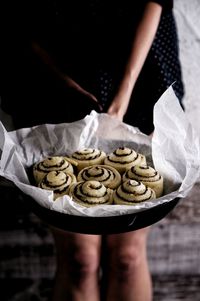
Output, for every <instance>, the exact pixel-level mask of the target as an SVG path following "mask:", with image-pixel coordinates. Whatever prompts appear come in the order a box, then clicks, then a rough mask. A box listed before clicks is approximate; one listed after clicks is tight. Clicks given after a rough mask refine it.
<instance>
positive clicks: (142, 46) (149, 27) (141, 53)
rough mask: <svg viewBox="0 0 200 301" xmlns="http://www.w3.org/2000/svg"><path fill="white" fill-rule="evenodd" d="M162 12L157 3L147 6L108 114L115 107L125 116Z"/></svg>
mask: <svg viewBox="0 0 200 301" xmlns="http://www.w3.org/2000/svg"><path fill="white" fill-rule="evenodd" d="M161 12H162V7H161V6H160V5H159V4H157V3H154V2H149V3H148V4H147V5H146V7H145V10H144V13H143V17H142V19H141V21H140V22H139V24H138V27H137V30H136V33H135V36H134V40H133V43H132V49H131V52H130V56H129V59H128V61H127V65H126V67H125V70H124V76H123V78H122V81H121V83H120V85H119V87H118V91H117V95H116V97H115V98H114V100H113V103H112V104H111V107H110V109H109V111H110V112H109V111H108V113H112V106H113V105H114V107H115V109H117V110H121V114H122V115H124V114H125V112H126V110H127V107H128V104H129V99H130V97H131V94H132V91H133V88H134V85H135V82H136V80H137V78H138V76H139V74H140V71H141V69H142V67H143V65H144V62H145V60H146V57H147V55H148V52H149V50H150V48H151V45H152V42H153V39H154V37H155V34H156V31H157V28H158V24H159V21H160V16H161Z"/></svg>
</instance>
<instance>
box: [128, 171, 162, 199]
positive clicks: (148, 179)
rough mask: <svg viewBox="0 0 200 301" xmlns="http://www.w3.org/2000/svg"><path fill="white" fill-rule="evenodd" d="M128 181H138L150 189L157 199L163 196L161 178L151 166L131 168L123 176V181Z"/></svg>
mask: <svg viewBox="0 0 200 301" xmlns="http://www.w3.org/2000/svg"><path fill="white" fill-rule="evenodd" d="M128 179H133V180H137V181H140V182H142V183H144V184H145V185H146V186H148V187H151V188H152V189H153V190H154V191H155V193H156V197H157V198H158V197H160V196H161V195H162V194H163V177H162V176H161V175H160V174H159V173H158V171H156V170H155V169H154V168H153V167H151V166H148V165H140V166H139V165H136V166H132V167H131V169H129V170H127V171H126V172H125V173H124V175H123V180H128Z"/></svg>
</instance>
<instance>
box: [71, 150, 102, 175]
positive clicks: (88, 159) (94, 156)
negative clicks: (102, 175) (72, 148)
mask: <svg viewBox="0 0 200 301" xmlns="http://www.w3.org/2000/svg"><path fill="white" fill-rule="evenodd" d="M71 157H72V158H73V159H74V160H75V161H77V163H78V166H77V167H78V170H81V169H82V168H84V167H86V166H89V165H93V164H102V163H103V160H104V158H105V157H106V154H105V152H103V151H101V150H99V149H94V148H84V149H82V150H79V151H76V152H74V153H73V154H72V155H71Z"/></svg>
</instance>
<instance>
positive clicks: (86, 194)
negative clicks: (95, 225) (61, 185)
mask: <svg viewBox="0 0 200 301" xmlns="http://www.w3.org/2000/svg"><path fill="white" fill-rule="evenodd" d="M111 193H112V190H111V189H109V188H106V187H105V186H104V185H103V184H102V183H100V182H98V181H85V182H77V183H76V184H74V185H73V186H72V187H71V188H70V195H71V196H72V199H73V200H74V201H75V202H77V203H79V204H81V205H83V206H86V207H90V206H95V205H103V204H110V203H111V202H112V198H111Z"/></svg>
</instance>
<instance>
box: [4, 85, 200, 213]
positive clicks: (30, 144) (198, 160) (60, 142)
mask: <svg viewBox="0 0 200 301" xmlns="http://www.w3.org/2000/svg"><path fill="white" fill-rule="evenodd" d="M133 118H134V115H133ZM154 125H155V131H154V135H153V138H152V139H151V138H150V137H149V136H146V135H144V134H143V133H141V132H140V131H139V130H138V129H137V128H134V127H132V126H130V125H127V124H125V123H123V122H120V121H118V120H116V119H115V118H112V117H110V116H109V115H107V114H98V113H96V112H95V111H92V112H91V113H90V115H87V116H86V117H85V118H84V119H82V120H80V121H76V122H73V123H63V124H57V125H52V124H44V125H40V126H35V127H32V128H24V129H20V130H16V131H12V132H7V131H6V129H5V128H4V126H3V125H2V124H1V123H0V150H1V160H0V176H3V177H4V178H6V179H8V180H11V181H12V182H13V183H14V184H15V185H16V186H17V187H18V188H19V189H20V190H21V191H23V192H24V193H25V194H27V195H29V196H31V197H32V198H33V199H34V200H35V201H36V202H38V203H39V204H40V205H41V206H44V207H47V208H49V209H52V210H56V211H59V212H62V213H68V214H73V215H86V216H112V215H120V214H127V213H133V212H137V211H141V210H148V208H152V207H154V206H157V205H160V204H162V203H165V202H170V201H171V200H173V199H174V198H176V197H180V198H183V197H185V196H187V194H188V193H189V191H190V190H191V188H192V187H193V185H194V184H195V182H196V181H197V179H198V178H199V176H200V139H199V137H198V136H197V133H196V132H195V131H194V129H193V128H192V126H191V124H190V123H189V121H188V120H187V118H186V115H185V113H184V112H183V110H182V108H181V106H180V104H179V102H178V99H177V97H176V95H175V93H174V91H173V88H172V86H171V87H169V88H168V89H167V90H166V91H165V93H164V94H163V95H162V96H161V98H160V99H159V100H158V101H157V103H156V105H155V107H154ZM121 146H127V147H132V148H134V149H135V150H136V151H138V152H141V153H143V154H144V155H145V156H146V157H147V161H148V163H149V164H151V165H152V164H153V165H154V167H155V168H156V169H157V170H158V171H159V172H160V173H161V174H162V175H163V177H164V195H163V196H162V197H161V198H158V199H155V200H152V201H147V202H143V203H140V204H138V205H134V206H128V205H124V206H122V205H100V206H95V207H92V208H84V207H82V206H80V205H78V204H76V203H75V202H73V200H72V199H71V198H70V197H69V196H64V197H61V198H59V199H57V200H56V201H53V193H52V192H51V191H47V190H42V189H40V188H37V187H35V186H33V185H31V184H30V179H29V177H28V170H29V169H30V167H31V166H32V165H33V164H34V163H36V162H38V161H40V160H42V159H43V158H44V157H46V156H50V155H65V156H66V155H68V156H69V155H70V154H71V153H73V152H74V151H76V150H78V149H81V148H83V147H92V148H99V149H102V150H104V151H105V152H106V153H110V152H112V151H113V150H115V149H116V148H118V147H121Z"/></svg>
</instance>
